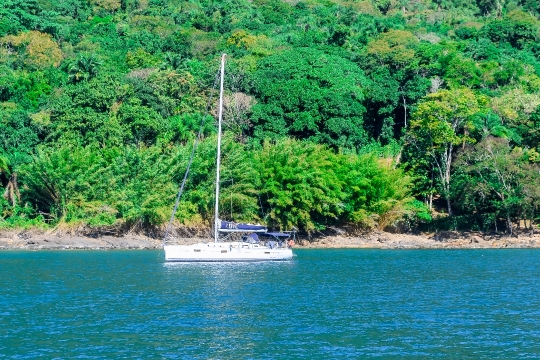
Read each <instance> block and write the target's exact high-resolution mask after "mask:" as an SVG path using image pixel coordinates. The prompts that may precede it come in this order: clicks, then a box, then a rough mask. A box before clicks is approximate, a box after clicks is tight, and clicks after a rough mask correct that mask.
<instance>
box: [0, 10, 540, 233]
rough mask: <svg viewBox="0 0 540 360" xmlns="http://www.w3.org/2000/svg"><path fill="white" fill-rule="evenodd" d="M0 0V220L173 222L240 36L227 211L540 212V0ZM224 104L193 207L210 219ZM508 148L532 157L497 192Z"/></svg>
mask: <svg viewBox="0 0 540 360" xmlns="http://www.w3.org/2000/svg"><path fill="white" fill-rule="evenodd" d="M0 5H1V6H0V186H1V187H2V189H0V190H2V191H0V193H4V192H5V190H6V189H9V194H10V195H9V196H8V198H9V199H4V198H3V197H2V198H1V199H2V200H0V202H1V205H0V210H1V211H2V214H1V216H0V219H1V220H0V224H1V225H0V226H4V227H7V226H21V227H24V226H35V225H36V224H38V223H40V222H41V223H43V222H47V223H50V224H51V225H53V226H55V225H57V224H59V223H60V222H64V223H68V224H80V223H85V224H87V225H89V226H105V225H107V226H109V225H111V224H113V225H118V224H123V223H129V224H146V225H147V226H159V225H161V224H163V223H164V221H166V219H167V218H168V216H169V214H170V209H171V207H172V201H173V198H174V193H175V191H176V187H177V185H178V183H179V182H180V181H181V179H180V177H181V174H183V171H184V169H185V166H186V164H187V158H188V156H189V153H190V146H191V144H192V142H193V140H194V138H195V136H196V135H195V134H196V133H197V131H198V129H199V124H200V121H201V119H202V117H203V116H204V114H205V109H206V105H207V102H208V99H209V96H210V94H211V92H212V86H213V84H214V80H215V74H216V71H217V69H218V66H219V61H218V59H219V58H220V55H221V53H223V52H225V53H227V54H228V55H229V57H228V62H227V71H226V82H225V88H226V106H225V108H226V111H225V125H226V126H225V127H226V129H228V130H231V131H232V132H234V135H232V134H228V135H227V136H226V139H225V140H224V147H223V150H224V158H223V173H222V180H223V181H222V199H221V200H222V201H221V202H222V207H221V209H222V213H221V216H222V217H223V218H226V219H232V220H245V221H259V220H260V221H261V222H264V221H266V222H268V223H269V224H270V225H272V226H276V227H281V228H289V227H291V226H296V227H300V228H302V229H304V230H306V231H310V232H312V231H317V230H320V229H323V228H325V227H329V226H339V225H343V224H349V225H351V224H353V225H354V226H359V227H379V228H384V227H385V226H387V225H389V224H394V223H396V222H400V221H404V222H405V223H407V224H409V226H417V225H419V224H422V223H423V222H426V221H430V217H431V215H430V211H437V212H439V213H440V212H446V213H451V212H452V208H454V212H455V214H453V215H454V216H446V215H448V214H445V215H444V216H439V220H436V221H434V222H432V223H431V224H432V225H431V226H432V227H434V228H436V227H437V226H454V227H456V226H458V225H459V226H461V228H464V229H465V228H471V227H475V228H477V229H480V228H482V229H487V228H493V226H494V225H495V224H497V223H498V224H499V225H498V227H499V228H501V226H503V227H504V224H503V222H502V221H503V220H504V222H505V223H506V227H509V226H510V225H511V224H512V223H518V220H519V218H521V219H529V220H528V221H530V220H531V219H533V218H534V217H535V216H536V215H534V214H533V213H534V212H535V211H536V202H535V201H536V200H535V199H536V197H535V196H536V195H535V190H534V189H535V188H538V186H537V183H538V180H536V179H535V177H534V176H532V175H530V174H532V173H531V172H530V169H531V168H534V166H533V165H534V164H536V163H537V162H538V161H539V159H540V155H538V152H539V151H540V97H539V95H538V94H539V92H540V60H539V59H540V58H539V55H540V46H539V45H538V39H539V35H540V25H539V24H540V21H539V15H540V7H539V6H538V1H532V0H516V1H492V0H476V1H465V0H429V1H414V2H412V1H402V0H396V1H394V0H392V1H390V0H388V1H387V0H384V1H379V0H377V1H375V0H365V1H341V0H329V1H327V0H312V1H306V2H303V1H300V2H297V1H292V2H291V1H280V0H255V1H233V2H228V1H222V2H219V1H214V0H194V1H189V2H174V1H171V0H160V1H119V0H90V1H82V0H66V1H56V2H55V1H35V0H28V1H20V0H0ZM215 102H216V98H215V97H214V98H213V101H212V103H211V105H215ZM214 109H215V106H213V107H212V109H211V111H210V115H207V118H206V123H205V126H204V127H203V138H204V141H203V142H202V143H201V146H200V149H199V151H198V152H197V155H196V160H195V163H194V164H193V169H192V174H191V177H190V178H189V182H188V184H187V189H186V194H185V197H184V198H183V199H182V202H181V204H180V210H179V212H178V215H177V221H178V222H180V223H184V224H191V225H202V224H206V225H207V224H210V223H211V222H212V216H213V211H212V208H213V202H214V199H213V196H214V195H213V190H214V188H213V178H212V176H213V172H214V169H215V168H214V167H215V164H214V163H215V145H214V144H215V138H214V135H213V134H214V133H215V122H214V121H213V119H212V116H214V115H215V113H216V112H215V110H214ZM492 137H496V138H498V139H499V140H497V141H495V140H493V139H492ZM488 138H489V139H491V140H486V139H488ZM293 139H294V140H293ZM500 139H502V140H500ZM503 143H504V146H503V145H501V144H503ZM480 144H482V145H480ZM490 146H491V148H497V149H498V152H497V155H489V154H487V152H486V151H487V150H486V149H487V148H489V147H490ZM458 154H461V155H458ZM465 154H468V155H465ZM474 154H476V155H474ZM480 154H481V155H482V156H485V157H488V158H489V159H490V163H489V164H488V163H486V162H485V161H484V160H483V158H482V157H481V156H480ZM516 154H520V155H519V156H518V155H516ZM488 155H489V156H488ZM465 158H466V160H465ZM383 159H384V160H383ZM456 159H458V160H456ZM523 159H525V160H523ZM503 160H505V161H507V162H506V163H505V162H504V161H503ZM495 164H499V165H500V166H499V165H498V166H499V168H498V169H506V170H505V171H508V172H510V173H512V171H514V170H515V169H518V170H519V171H518V170H515V173H516V174H517V173H519V174H520V175H519V176H518V175H516V176H517V177H516V178H517V179H518V180H519V181H518V180H515V181H514V180H512V181H514V182H515V184H519V186H518V185H516V186H515V189H516V190H515V191H516V192H515V193H516V194H517V195H512V196H510V197H511V198H515V199H518V200H519V201H518V200H515V201H513V202H511V204H510V203H508V202H507V201H506V200H505V201H506V202H505V201H502V200H500V199H499V200H497V195H496V192H500V189H497V188H496V186H495V180H497V179H498V178H497V179H496V178H494V177H493V172H494V171H495V167H494V166H495ZM488 165H489V166H488ZM472 169H474V171H473V170H472ZM511 169H514V170H511ZM527 169H528V170H527ZM510 170H511V171H510ZM501 171H502V170H501ZM531 171H532V170H531ZM478 173H481V174H482V176H483V179H492V180H489V184H488V182H482V181H481V179H480V178H479V177H478ZM490 176H491V178H490ZM17 181H18V183H17ZM486 181H487V180H486ZM497 181H499V180H497ZM486 184H488V185H489V186H488V185H486ZM488 187H489V189H491V190H489V191H488V190H487V189H488ZM480 188H481V189H482V191H484V192H483V193H482V194H487V193H489V195H485V197H484V198H481V196H480V195H479V194H480V191H479V190H478V189H480ZM18 191H20V193H21V196H22V200H21V201H19V199H18V195H16V194H17V192H18ZM441 199H442V200H447V204H446V206H443V204H441V201H440V200H441ZM505 199H508V197H506V198H505ZM4 200H5V201H4ZM451 202H453V206H450V204H451ZM423 204H428V206H429V207H430V209H429V210H426V207H425V205H423ZM261 205H262V209H261ZM443 208H446V210H445V209H443ZM505 214H510V215H509V216H510V223H509V222H508V219H506V220H505V219H504V218H505V216H506V215H505ZM533 220H534V219H533ZM443 223H445V224H446V225H444V224H443Z"/></svg>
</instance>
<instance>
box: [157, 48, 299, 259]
mask: <svg viewBox="0 0 540 360" xmlns="http://www.w3.org/2000/svg"><path fill="white" fill-rule="evenodd" d="M225 57H226V55H225V54H223V55H222V57H221V70H220V72H221V81H220V92H219V115H218V137H217V157H216V194H215V195H216V199H215V200H216V202H215V208H214V239H213V241H208V242H206V243H205V242H202V243H197V244H194V245H167V244H165V245H164V246H163V250H164V252H165V261H178V262H193V261H234V262H236V261H277V260H290V259H292V257H293V252H292V249H291V247H290V244H291V243H290V242H289V241H287V239H288V238H289V237H290V233H282V232H268V229H267V228H266V227H265V226H264V225H258V224H240V223H236V222H232V221H222V220H220V219H219V173H220V161H221V123H222V119H223V81H224V75H225ZM186 176H187V172H186ZM232 233H243V234H246V235H244V236H242V237H241V240H240V241H227V240H228V239H230V238H231V235H232ZM222 234H224V235H222Z"/></svg>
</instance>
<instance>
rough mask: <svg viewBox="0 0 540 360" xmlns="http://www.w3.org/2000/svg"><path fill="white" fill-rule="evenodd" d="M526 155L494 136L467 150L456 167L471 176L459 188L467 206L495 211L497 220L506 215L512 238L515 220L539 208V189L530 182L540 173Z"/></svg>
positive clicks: (460, 156) (461, 197) (459, 171)
mask: <svg viewBox="0 0 540 360" xmlns="http://www.w3.org/2000/svg"><path fill="white" fill-rule="evenodd" d="M524 155H526V153H524V151H523V150H522V149H519V148H514V149H512V148H511V146H510V144H509V142H508V140H506V139H501V138H495V137H491V136H490V137H487V138H485V139H484V140H482V141H481V142H479V143H478V144H476V145H475V146H473V147H468V148H467V149H466V150H465V151H463V152H462V153H461V154H460V155H459V156H458V159H457V161H456V165H455V166H456V171H457V172H458V173H461V174H464V175H467V178H466V181H462V182H461V183H460V185H461V186H460V187H459V188H458V189H457V190H458V193H459V198H460V199H461V200H463V201H464V205H465V206H467V205H469V206H472V207H473V208H474V209H475V210H477V211H478V210H480V211H481V210H483V211H486V210H488V211H493V212H494V213H495V215H496V216H495V218H496V217H499V216H502V217H503V218H504V219H505V220H506V226H507V230H508V233H509V234H510V235H513V234H514V227H513V220H514V219H516V218H517V220H519V219H521V218H523V217H524V216H526V212H527V210H529V211H528V212H529V214H531V206H533V207H536V206H538V192H537V191H534V188H536V187H537V186H534V187H531V186H530V185H531V184H530V179H528V178H529V176H530V175H531V172H535V173H536V174H537V173H538V167H537V166H534V165H532V164H529V163H528V161H527V159H526V157H525V156H524ZM525 189H526V190H525ZM531 219H532V217H531Z"/></svg>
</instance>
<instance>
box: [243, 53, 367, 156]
mask: <svg viewBox="0 0 540 360" xmlns="http://www.w3.org/2000/svg"><path fill="white" fill-rule="evenodd" d="M257 67H258V70H257V71H256V72H255V73H254V75H253V83H254V89H253V91H254V94H255V95H256V97H257V98H258V99H259V100H260V102H259V103H258V104H256V105H255V106H254V107H253V110H252V111H253V115H252V122H253V124H254V136H255V137H256V138H259V139H264V138H267V137H269V138H279V137H282V136H287V135H288V136H293V137H295V138H299V139H309V140H312V141H315V142H319V143H324V144H328V145H331V146H334V147H347V148H356V147H359V146H360V145H362V144H363V143H365V142H366V140H367V139H366V134H365V132H364V130H363V128H362V123H363V114H364V112H365V108H364V106H363V105H362V101H363V99H364V95H363V89H362V87H363V81H364V80H365V78H364V76H363V73H362V71H361V70H360V69H359V68H358V67H357V66H356V65H355V64H354V63H352V62H350V61H347V60H346V59H343V58H340V57H337V56H333V55H326V54H325V53H323V52H321V51H318V50H313V49H307V48H303V49H296V50H294V51H286V52H283V53H280V54H276V55H273V56H269V57H267V58H265V59H263V60H261V61H260V62H259V63H258V65H257Z"/></svg>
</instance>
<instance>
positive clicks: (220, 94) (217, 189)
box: [214, 54, 226, 242]
mask: <svg viewBox="0 0 540 360" xmlns="http://www.w3.org/2000/svg"><path fill="white" fill-rule="evenodd" d="M225 56H226V54H223V55H221V82H220V88H219V116H218V138H217V139H218V140H217V157H216V206H215V212H214V242H217V241H218V236H219V217H218V213H219V165H220V161H221V120H222V118H223V78H224V76H225Z"/></svg>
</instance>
